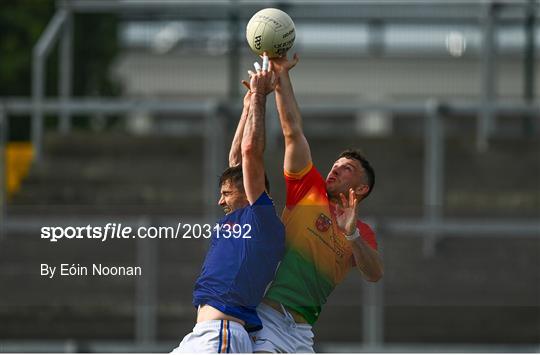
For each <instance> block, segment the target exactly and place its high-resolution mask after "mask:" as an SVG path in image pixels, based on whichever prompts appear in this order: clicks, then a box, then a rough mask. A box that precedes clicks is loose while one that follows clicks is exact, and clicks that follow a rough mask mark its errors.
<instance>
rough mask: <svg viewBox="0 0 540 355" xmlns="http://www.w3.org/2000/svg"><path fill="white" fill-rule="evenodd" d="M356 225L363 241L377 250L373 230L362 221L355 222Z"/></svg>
mask: <svg viewBox="0 0 540 355" xmlns="http://www.w3.org/2000/svg"><path fill="white" fill-rule="evenodd" d="M356 227H357V228H358V230H359V232H360V237H361V238H362V240H363V241H364V242H366V243H367V244H368V245H369V246H370V247H372V248H373V249H375V250H378V248H379V246H378V244H377V239H376V238H375V232H374V231H373V229H371V227H370V226H369V225H368V224H367V223H364V222H362V221H357V222H356Z"/></svg>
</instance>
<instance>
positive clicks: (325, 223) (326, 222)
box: [315, 213, 332, 232]
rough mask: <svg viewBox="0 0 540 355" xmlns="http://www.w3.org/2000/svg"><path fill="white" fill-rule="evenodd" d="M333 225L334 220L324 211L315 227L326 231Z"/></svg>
mask: <svg viewBox="0 0 540 355" xmlns="http://www.w3.org/2000/svg"><path fill="white" fill-rule="evenodd" d="M331 225H332V220H331V219H330V218H329V217H327V216H325V215H324V213H321V214H320V215H319V217H317V220H316V221H315V227H317V230H318V231H319V232H326V231H327V230H328V229H329V228H330V226H331Z"/></svg>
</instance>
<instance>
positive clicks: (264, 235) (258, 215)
mask: <svg viewBox="0 0 540 355" xmlns="http://www.w3.org/2000/svg"><path fill="white" fill-rule="evenodd" d="M250 209H251V214H249V215H248V217H247V218H248V220H247V222H248V223H249V224H250V225H251V229H252V231H253V232H254V233H257V235H258V237H259V238H257V239H258V240H265V239H268V238H272V239H274V238H278V237H279V238H281V239H284V236H285V229H284V227H283V223H282V222H281V220H280V218H279V217H278V215H277V213H276V208H275V206H274V201H272V199H271V198H270V196H268V194H267V193H266V192H263V193H262V194H261V196H259V198H258V199H257V201H255V202H254V203H253V205H251V206H250Z"/></svg>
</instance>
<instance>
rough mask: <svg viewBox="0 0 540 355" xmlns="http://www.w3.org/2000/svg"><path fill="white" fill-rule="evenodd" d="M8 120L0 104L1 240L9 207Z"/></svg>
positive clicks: (2, 105) (3, 236)
mask: <svg viewBox="0 0 540 355" xmlns="http://www.w3.org/2000/svg"><path fill="white" fill-rule="evenodd" d="M8 129H9V125H8V118H7V114H6V110H5V107H4V104H3V103H2V102H0V240H2V239H3V238H5V235H4V234H5V231H6V205H7V201H6V200H7V168H6V145H7V140H8Z"/></svg>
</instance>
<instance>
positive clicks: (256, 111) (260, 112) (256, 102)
mask: <svg viewBox="0 0 540 355" xmlns="http://www.w3.org/2000/svg"><path fill="white" fill-rule="evenodd" d="M265 111H266V96H265V95H262V94H252V95H251V102H250V109H249V113H248V116H247V120H246V122H245V127H244V134H243V137H242V148H241V150H242V156H245V155H248V154H249V155H257V156H260V157H261V159H262V155H263V153H264V146H265V130H264V128H265V126H264V125H265V124H264V117H265Z"/></svg>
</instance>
